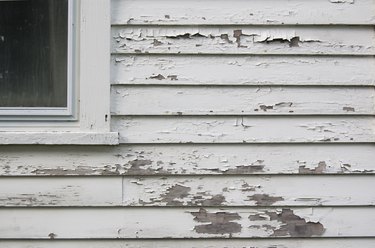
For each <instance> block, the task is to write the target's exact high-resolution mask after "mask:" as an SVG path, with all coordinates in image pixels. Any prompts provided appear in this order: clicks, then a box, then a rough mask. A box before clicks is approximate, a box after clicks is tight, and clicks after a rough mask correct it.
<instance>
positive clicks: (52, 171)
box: [0, 143, 375, 177]
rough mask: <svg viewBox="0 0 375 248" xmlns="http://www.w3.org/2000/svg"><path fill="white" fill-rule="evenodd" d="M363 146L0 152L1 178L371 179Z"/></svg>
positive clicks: (374, 168) (374, 156)
mask: <svg viewBox="0 0 375 248" xmlns="http://www.w3.org/2000/svg"><path fill="white" fill-rule="evenodd" d="M373 161H375V147H374V146H373V145H370V144H368V145H365V144H315V145H313V144H292V143H291V144H285V145H271V144H262V145H259V144H256V145H252V144H230V145H228V144H224V145H212V144H208V145H196V144H186V145H183V144H180V145H145V146H143V145H132V146H124V145H122V146H119V147H79V148H77V147H74V146H67V147H53V146H45V147H35V146H34V147H29V146H17V147H6V146H4V147H1V149H0V164H1V166H0V175H1V176H46V177H48V176H120V175H125V176H126V175H134V176H135V175H175V174H176V175H221V174H223V175H253V174H260V175H262V174H373V173H374V172H375V164H374V163H373Z"/></svg>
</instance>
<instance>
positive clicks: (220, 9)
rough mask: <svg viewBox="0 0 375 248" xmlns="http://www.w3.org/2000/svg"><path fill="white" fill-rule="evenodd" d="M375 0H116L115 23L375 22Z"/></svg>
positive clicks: (113, 15) (113, 13) (113, 9)
mask: <svg viewBox="0 0 375 248" xmlns="http://www.w3.org/2000/svg"><path fill="white" fill-rule="evenodd" d="M374 13H375V2H374V1H373V0H359V1H358V0H356V1H354V0H348V1H328V0H315V1H309V0H292V1H290V0H289V1H286V0H283V1H280V0H272V1H262V0H256V1H243V0H236V1H224V0H219V1H217V0H210V1H207V0H206V1H199V0H179V1H170V0H158V1H157V2H156V1H153V0H141V1H140V0H112V23H113V24H146V25H149V24H157V25H165V24H174V25H186V24H189V25H191V24H194V25H204V24H246V25H248V24H265V25H274V24H277V25H278V24H317V25H320V24H365V25H366V24H375V14H374Z"/></svg>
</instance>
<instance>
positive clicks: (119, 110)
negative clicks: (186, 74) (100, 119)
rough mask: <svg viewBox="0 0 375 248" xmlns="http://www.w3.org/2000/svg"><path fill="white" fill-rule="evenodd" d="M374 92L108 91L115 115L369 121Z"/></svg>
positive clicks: (269, 89) (295, 89)
mask: <svg viewBox="0 0 375 248" xmlns="http://www.w3.org/2000/svg"><path fill="white" fill-rule="evenodd" d="M374 93H375V91H374V88H373V87H361V88H355V87H267V86H266V87H265V86H262V87H251V86H250V87H191V86H187V87H181V86H175V87H172V86H169V87H163V86H162V87H160V86H159V87H157V86H156V87H155V86H153V87H149V86H147V87H142V86H138V87H130V86H127V87H125V86H117V87H116V86H113V87H112V94H111V99H112V109H111V112H112V114H116V115H275V114H277V115H299V114H302V115H373V114H374V113H375V97H374Z"/></svg>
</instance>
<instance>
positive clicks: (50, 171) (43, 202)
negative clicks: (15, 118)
mask: <svg viewBox="0 0 375 248" xmlns="http://www.w3.org/2000/svg"><path fill="white" fill-rule="evenodd" d="M111 4H112V16H111V18H112V32H111V34H110V35H111V37H110V38H111V42H112V48H111V51H112V54H111V82H110V83H111V85H112V91H111V106H112V107H111V111H112V119H111V121H112V130H113V131H118V132H119V133H120V143H121V144H120V145H119V146H117V147H104V146H103V147H100V146H99V147H94V146H69V145H68V146H0V176H1V177H0V248H47V247H48V248H49V247H52V248H60V247H61V248H62V247H72V248H82V247H83V248H89V247H90V248H125V247H130V248H141V247H145V248H151V247H160V248H161V247H163V248H172V247H182V248H188V247H204V248H211V247H212V248H213V247H215V248H216V247H218V248H224V247H234V248H240V247H254V248H255V247H256V248H270V247H272V248H298V247H304V248H305V247H306V248H317V247H330V248H354V247H361V248H372V247H374V244H375V229H374V228H373V223H375V208H374V206H375V194H374V193H373V192H372V189H373V188H374V187H375V180H374V176H375V164H374V161H375V146H374V142H375V130H374V129H375V128H374V127H375V119H374V114H375V92H374V85H375V59H374V55H375V32H374V25H375V0H314V1H311V0H267V1H264V0H254V1H245V0H233V1H224V0H205V1H200V0H174V1H172V0H157V1H156V0H112V2H111Z"/></svg>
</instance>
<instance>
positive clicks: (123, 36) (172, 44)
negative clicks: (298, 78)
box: [112, 26, 375, 55]
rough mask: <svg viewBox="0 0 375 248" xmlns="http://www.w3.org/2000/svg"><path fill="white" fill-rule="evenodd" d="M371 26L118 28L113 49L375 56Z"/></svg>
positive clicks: (374, 37)
mask: <svg viewBox="0 0 375 248" xmlns="http://www.w3.org/2000/svg"><path fill="white" fill-rule="evenodd" d="M374 43H375V33H374V29H373V27H371V26H368V27H367V26H361V27H341V26H339V27H338V26H324V27H322V26H320V27H315V26H311V27H310V26H309V27H199V28H198V27H123V26H115V27H112V53H127V54H128V53H130V54H132V53H153V54H155V53H156V54H259V55H260V54H271V55H273V54H293V55H295V54H299V55H311V54H318V55H321V54H333V55H375V45H374Z"/></svg>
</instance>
